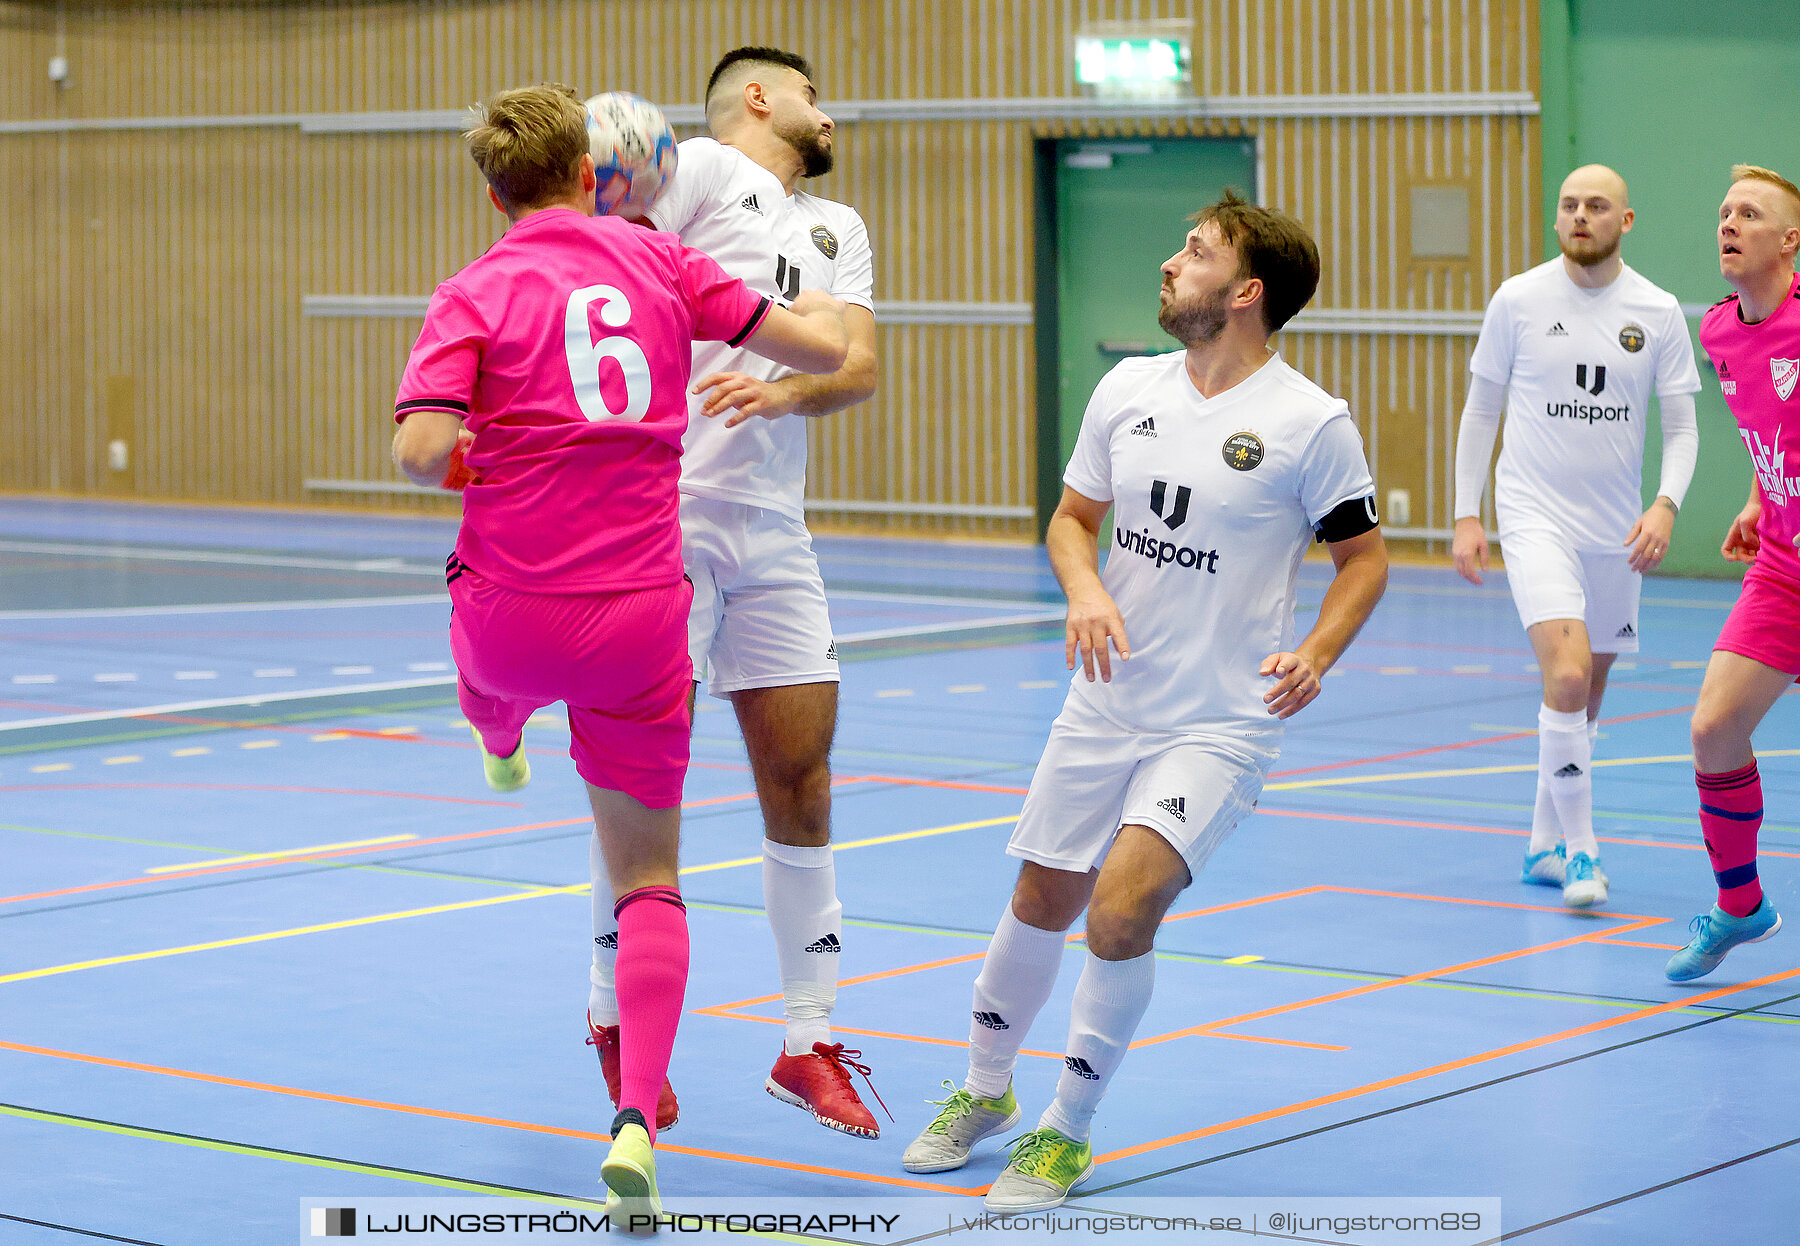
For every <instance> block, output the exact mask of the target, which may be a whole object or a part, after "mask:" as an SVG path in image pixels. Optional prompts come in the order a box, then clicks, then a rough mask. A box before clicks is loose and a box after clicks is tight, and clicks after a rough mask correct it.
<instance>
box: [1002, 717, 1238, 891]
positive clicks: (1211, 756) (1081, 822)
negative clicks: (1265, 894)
mask: <svg viewBox="0 0 1800 1246" xmlns="http://www.w3.org/2000/svg"><path fill="white" fill-rule="evenodd" d="M1272 760H1273V758H1270V757H1266V756H1258V755H1257V754H1255V753H1253V752H1250V751H1247V750H1239V749H1232V748H1229V747H1227V746H1225V745H1223V744H1221V743H1220V742H1219V741H1218V740H1216V739H1211V738H1207V737H1202V736H1193V735H1178V734H1175V733H1173V732H1166V731H1154V732H1153V731H1129V730H1127V729H1125V728H1123V727H1120V726H1119V725H1118V724H1116V723H1114V722H1112V721H1111V720H1110V719H1107V718H1103V717H1102V716H1101V715H1100V714H1099V712H1098V711H1096V710H1094V709H1093V708H1092V707H1091V706H1089V705H1088V704H1087V702H1086V701H1083V700H1082V699H1081V695H1080V694H1079V693H1075V692H1071V693H1070V694H1069V699H1068V700H1067V701H1066V702H1064V703H1063V712H1062V713H1061V714H1059V715H1058V716H1057V719H1056V722H1055V724H1054V725H1053V726H1052V727H1051V728H1050V740H1049V743H1047V744H1046V745H1045V746H1044V755H1043V757H1042V758H1041V759H1039V761H1038V766H1037V773H1036V774H1034V775H1033V776H1032V778H1031V790H1030V792H1029V794H1028V795H1027V796H1026V797H1025V808H1024V811H1023V812H1021V813H1020V814H1019V821H1018V824H1017V825H1016V826H1014V827H1013V833H1012V840H1011V842H1010V843H1008V844H1007V846H1006V851H1007V853H1008V854H1009V855H1011V856H1015V857H1023V858H1024V859H1025V860H1027V861H1035V862H1037V863H1038V864H1039V865H1043V866H1047V867H1049V868H1050V869H1056V870H1070V871H1073V872H1075V873H1082V874H1085V873H1086V872H1087V871H1089V870H1091V869H1094V868H1095V867H1097V866H1098V865H1099V864H1100V862H1101V861H1103V860H1104V859H1105V858H1106V854H1107V852H1108V851H1109V850H1110V849H1111V848H1112V845H1113V841H1114V840H1115V839H1117V838H1118V834H1119V829H1120V828H1121V827H1123V826H1127V825H1136V826H1147V827H1149V828H1150V829H1151V830H1153V831H1155V832H1156V833H1157V834H1158V835H1161V836H1162V837H1163V838H1164V839H1166V840H1168V841H1169V844H1170V846H1171V847H1173V848H1174V849H1175V851H1176V852H1179V853H1180V854H1181V859H1182V860H1183V861H1186V862H1187V867H1188V871H1189V873H1190V874H1198V873H1199V872H1200V870H1201V868H1202V867H1204V866H1205V865H1206V861H1207V858H1208V857H1210V856H1212V854H1213V850H1214V849H1215V848H1217V847H1218V846H1219V845H1220V844H1222V843H1224V842H1225V840H1226V839H1227V838H1228V837H1229V836H1230V835H1231V832H1232V831H1234V830H1235V829H1237V824H1238V823H1239V822H1240V821H1242V820H1243V818H1244V816H1245V815H1246V814H1248V813H1249V812H1250V811H1251V810H1252V809H1254V808H1256V801H1257V798H1258V797H1260V796H1261V795H1262V787H1263V779H1264V777H1265V776H1266V775H1267V773H1268V769H1269V764H1270V762H1271V761H1272Z"/></svg>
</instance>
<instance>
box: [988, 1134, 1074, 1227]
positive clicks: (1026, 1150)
mask: <svg viewBox="0 0 1800 1246" xmlns="http://www.w3.org/2000/svg"><path fill="white" fill-rule="evenodd" d="M1012 1148H1013V1152H1012V1158H1011V1159H1010V1160H1008V1161H1007V1163H1006V1169H1005V1171H1003V1172H1002V1173H1001V1174H1000V1175H999V1176H998V1177H996V1178H995V1179H994V1184H993V1185H992V1186H990V1187H989V1189H988V1195H987V1209H988V1210H989V1211H992V1212H997V1213H999V1214H1000V1215H1003V1216H1010V1215H1015V1214H1018V1213H1020V1212H1030V1211H1049V1210H1050V1209H1051V1208H1053V1207H1061V1206H1062V1205H1063V1203H1064V1202H1065V1201H1066V1200H1067V1199H1068V1197H1069V1191H1070V1190H1072V1189H1074V1188H1075V1187H1076V1186H1078V1185H1080V1184H1081V1183H1082V1182H1083V1181H1086V1180H1087V1179H1088V1178H1089V1177H1091V1176H1092V1175H1093V1173H1094V1150H1093V1148H1092V1147H1090V1146H1089V1145H1088V1144H1087V1143H1085V1142H1077V1141H1075V1140H1074V1139H1073V1138H1065V1137H1063V1136H1062V1135H1061V1134H1059V1133H1057V1132H1056V1131H1055V1130H1054V1129H1034V1130H1032V1131H1031V1132H1030V1133H1028V1134H1026V1135H1025V1136H1024V1137H1022V1138H1020V1139H1019V1140H1018V1141H1017V1142H1015V1143H1013V1144H1012Z"/></svg>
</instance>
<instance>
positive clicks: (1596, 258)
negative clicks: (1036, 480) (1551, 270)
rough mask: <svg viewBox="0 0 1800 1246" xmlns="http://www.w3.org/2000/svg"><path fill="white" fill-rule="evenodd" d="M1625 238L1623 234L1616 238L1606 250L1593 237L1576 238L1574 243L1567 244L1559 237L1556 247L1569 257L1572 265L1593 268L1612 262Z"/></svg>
mask: <svg viewBox="0 0 1800 1246" xmlns="http://www.w3.org/2000/svg"><path fill="white" fill-rule="evenodd" d="M1623 238H1624V235H1623V234H1621V235H1620V236H1619V237H1618V238H1614V239H1613V240H1612V242H1611V243H1610V244H1609V245H1608V246H1606V247H1604V248H1603V247H1601V245H1600V244H1599V242H1598V241H1597V240H1596V239H1594V238H1592V237H1589V238H1576V239H1573V240H1572V242H1567V243H1566V242H1564V241H1563V240H1562V239H1561V238H1560V237H1559V238H1558V239H1557V240H1556V245H1557V246H1558V247H1560V248H1561V249H1562V253H1563V254H1564V255H1565V256H1567V257H1568V259H1569V262H1570V263H1571V264H1579V265H1581V267H1583V268H1592V267H1593V266H1594V265H1596V264H1604V263H1606V261H1607V260H1610V259H1611V258H1612V257H1613V256H1615V255H1617V254H1618V253H1619V243H1620V242H1621V241H1622V240H1623Z"/></svg>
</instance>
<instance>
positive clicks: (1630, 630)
mask: <svg viewBox="0 0 1800 1246" xmlns="http://www.w3.org/2000/svg"><path fill="white" fill-rule="evenodd" d="M1613 639H1614V640H1636V639H1637V628H1635V627H1633V626H1632V625H1631V624H1629V623H1627V624H1626V625H1625V626H1624V627H1621V628H1620V629H1619V630H1618V631H1616V632H1614V633H1613Z"/></svg>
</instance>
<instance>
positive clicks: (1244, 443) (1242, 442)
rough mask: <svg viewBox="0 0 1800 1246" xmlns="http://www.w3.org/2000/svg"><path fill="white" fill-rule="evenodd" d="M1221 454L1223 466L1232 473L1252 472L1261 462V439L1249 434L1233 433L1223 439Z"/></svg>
mask: <svg viewBox="0 0 1800 1246" xmlns="http://www.w3.org/2000/svg"><path fill="white" fill-rule="evenodd" d="M1222 453H1223V454H1224V455H1225V466H1227V467H1229V468H1231V469H1232V470H1233V471H1238V472H1248V471H1253V470H1255V468H1256V465H1257V464H1258V463H1261V462H1262V461H1263V443H1262V438H1261V437H1258V436H1257V435H1256V434H1255V433H1251V432H1243V433H1233V434H1231V436H1229V437H1227V438H1226V439H1225V445H1224V446H1223V447H1222Z"/></svg>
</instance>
